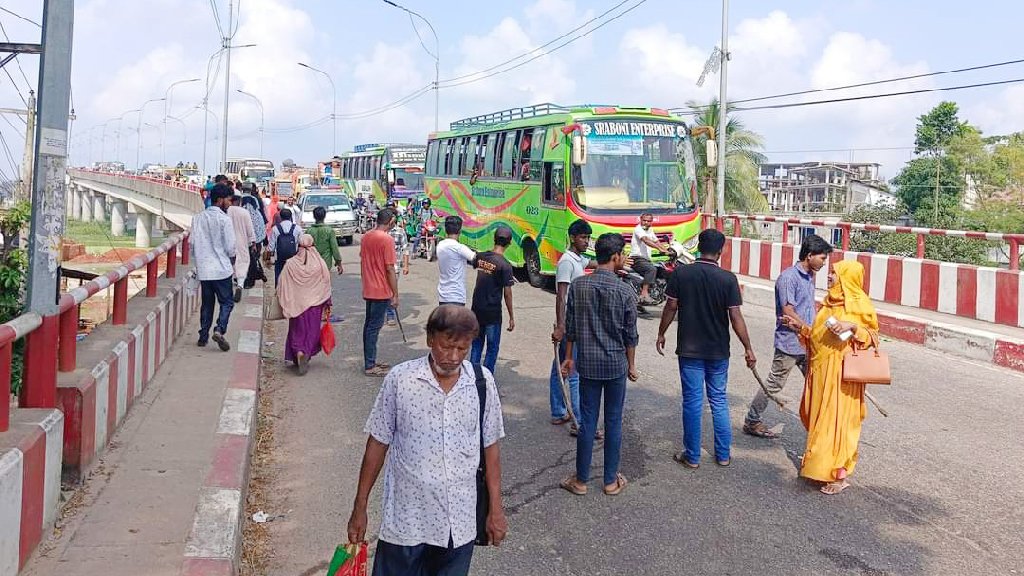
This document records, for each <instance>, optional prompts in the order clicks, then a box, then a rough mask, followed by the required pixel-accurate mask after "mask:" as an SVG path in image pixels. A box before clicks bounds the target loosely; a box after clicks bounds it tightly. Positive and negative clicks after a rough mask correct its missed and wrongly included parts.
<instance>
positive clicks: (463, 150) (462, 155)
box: [455, 136, 475, 176]
mask: <svg viewBox="0 0 1024 576" xmlns="http://www.w3.org/2000/svg"><path fill="white" fill-rule="evenodd" d="M474 139H475V137H474ZM468 154H470V151H469V136H465V137H463V138H462V139H461V140H459V159H458V164H457V166H456V172H455V174H456V175H457V176H466V175H467V174H468V172H467V171H468V168H467V166H468V165H469V162H471V161H472V159H470V160H469V161H467V159H466V156H467V155H468Z"/></svg>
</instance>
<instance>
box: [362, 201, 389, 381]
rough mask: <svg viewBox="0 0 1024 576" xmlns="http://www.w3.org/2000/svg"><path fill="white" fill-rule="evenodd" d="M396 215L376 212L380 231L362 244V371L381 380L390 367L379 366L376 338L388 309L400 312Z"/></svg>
mask: <svg viewBox="0 0 1024 576" xmlns="http://www.w3.org/2000/svg"><path fill="white" fill-rule="evenodd" d="M395 219H396V215H395V211H394V210H391V209H390V208H384V209H383V210H381V211H379V212H377V227H376V228H374V229H373V230H370V231H369V232H367V233H366V234H364V235H363V239H362V241H361V242H360V243H359V260H360V264H359V266H360V271H361V273H362V277H363V300H365V301H366V317H365V318H364V319H363V369H364V371H365V373H366V375H367V376H378V377H382V376H384V375H386V374H387V373H388V369H389V368H390V366H388V365H387V364H382V363H380V362H377V337H378V336H380V329H381V327H383V326H384V320H385V317H386V316H387V313H388V307H391V308H394V309H395V310H396V311H397V310H398V276H397V275H396V274H395V262H396V261H397V259H396V257H395V241H394V239H392V238H391V234H389V233H388V231H389V230H391V228H392V227H393V226H394V225H395Z"/></svg>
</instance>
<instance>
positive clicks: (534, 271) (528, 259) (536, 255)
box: [523, 240, 547, 288]
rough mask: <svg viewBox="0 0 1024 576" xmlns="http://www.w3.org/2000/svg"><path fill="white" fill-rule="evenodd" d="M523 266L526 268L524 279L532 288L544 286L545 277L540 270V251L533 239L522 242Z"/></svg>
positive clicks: (545, 282)
mask: <svg viewBox="0 0 1024 576" xmlns="http://www.w3.org/2000/svg"><path fill="white" fill-rule="evenodd" d="M523 268H524V269H525V270H526V279H527V281H529V282H530V286H533V287H534V288H544V286H545V285H546V284H547V277H546V276H544V275H543V274H541V272H540V252H538V251H537V245H536V244H535V243H534V242H533V240H527V241H525V242H523Z"/></svg>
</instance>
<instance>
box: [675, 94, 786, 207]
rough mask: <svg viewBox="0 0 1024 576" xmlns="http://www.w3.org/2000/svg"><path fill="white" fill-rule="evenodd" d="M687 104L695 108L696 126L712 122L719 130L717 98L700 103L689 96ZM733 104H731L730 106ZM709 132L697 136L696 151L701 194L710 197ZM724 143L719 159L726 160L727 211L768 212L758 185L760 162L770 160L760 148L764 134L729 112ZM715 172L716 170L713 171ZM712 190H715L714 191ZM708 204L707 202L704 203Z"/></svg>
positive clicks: (761, 147) (762, 145) (708, 124)
mask: <svg viewBox="0 0 1024 576" xmlns="http://www.w3.org/2000/svg"><path fill="white" fill-rule="evenodd" d="M686 105H687V106H688V107H689V108H690V109H691V110H693V112H694V120H693V126H694V127H697V126H711V127H713V128H714V129H715V130H716V131H717V130H718V99H717V98H713V99H712V100H711V102H709V103H708V104H700V103H698V102H697V101H696V100H690V101H689V102H687V103H686ZM731 108H732V105H729V109H731ZM706 141H707V136H706V135H702V136H698V137H697V138H696V139H695V141H694V146H693V148H694V149H693V153H694V156H695V159H696V162H697V174H698V175H699V177H698V178H697V189H698V190H699V191H700V197H701V198H704V199H708V198H709V196H708V192H709V191H708V190H706V188H707V183H708V179H707V177H706V175H707V172H706V170H707V153H706V149H705V145H704V143H705V142H706ZM725 147H726V151H725V153H724V154H723V153H722V151H721V150H720V151H719V152H718V154H719V162H721V161H722V160H723V156H724V161H725V211H726V212H743V213H751V212H767V211H768V201H767V200H765V198H764V196H762V195H761V191H760V190H759V189H758V185H757V177H758V168H759V166H760V165H761V164H762V163H763V162H765V161H766V160H767V158H766V157H765V155H764V154H762V153H761V150H762V149H763V148H764V138H763V137H762V136H761V135H760V134H758V133H757V132H753V131H751V130H748V129H747V128H746V126H744V125H743V121H742V120H740V119H739V118H737V117H736V116H735V115H733V114H729V118H728V122H727V123H726V126H725ZM712 176H714V174H712ZM711 192H712V193H713V191H711ZM705 205H708V204H705Z"/></svg>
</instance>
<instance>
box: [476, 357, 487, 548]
mask: <svg viewBox="0 0 1024 576" xmlns="http://www.w3.org/2000/svg"><path fill="white" fill-rule="evenodd" d="M473 372H474V373H475V374H476V395H477V397H478V398H479V399H480V463H479V464H477V466H476V539H474V540H473V544H476V545H477V546H488V545H489V544H490V543H491V539H490V537H489V536H488V535H487V515H488V514H489V513H490V511H491V499H490V491H488V490H487V464H486V461H485V460H484V410H485V409H486V408H487V380H486V379H485V378H484V371H483V369H482V368H481V367H480V365H479V364H473Z"/></svg>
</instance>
